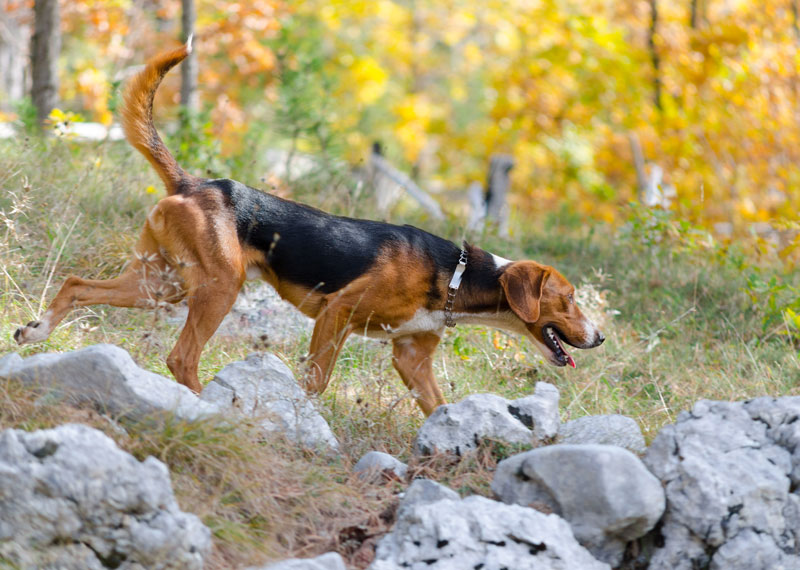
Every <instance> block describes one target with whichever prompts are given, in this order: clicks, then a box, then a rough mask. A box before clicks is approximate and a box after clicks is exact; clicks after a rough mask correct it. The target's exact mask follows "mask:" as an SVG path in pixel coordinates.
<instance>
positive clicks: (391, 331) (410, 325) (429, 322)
mask: <svg viewBox="0 0 800 570" xmlns="http://www.w3.org/2000/svg"><path fill="white" fill-rule="evenodd" d="M443 328H444V311H429V310H428V309H419V310H418V311H417V312H416V313H414V316H412V317H411V318H410V319H409V320H407V321H406V322H404V323H403V324H401V325H400V326H398V327H390V326H384V327H383V330H379V331H378V330H373V331H369V332H368V333H367V336H369V337H372V338H396V337H400V336H406V335H409V334H415V333H421V332H434V333H437V334H441V331H442V329H443Z"/></svg>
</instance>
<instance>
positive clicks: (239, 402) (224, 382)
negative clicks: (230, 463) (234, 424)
mask: <svg viewBox="0 0 800 570" xmlns="http://www.w3.org/2000/svg"><path fill="white" fill-rule="evenodd" d="M200 398H201V399H202V400H203V401H204V402H208V403H209V404H211V405H213V406H215V407H218V408H219V409H221V410H222V411H228V412H230V411H235V412H237V413H239V414H242V415H243V416H245V417H248V418H255V419H256V420H257V421H258V422H259V425H260V426H261V429H263V430H264V432H267V433H274V432H281V433H284V434H286V436H287V437H288V438H289V439H291V440H293V441H296V442H297V443H299V444H301V445H304V446H306V447H310V448H314V447H317V446H320V445H322V446H328V447H331V448H334V449H336V448H338V446H339V443H338V441H337V440H336V437H334V435H333V432H332V431H331V428H330V426H329V425H328V422H326V421H325V419H324V418H323V417H322V416H321V415H320V414H319V412H318V411H317V410H316V408H315V407H314V405H313V404H312V403H311V401H310V400H309V399H308V396H306V393H305V392H304V391H303V389H302V388H301V387H300V386H299V385H298V383H297V381H296V380H295V378H294V375H293V374H292V371H291V370H289V368H288V367H287V366H286V365H285V364H284V363H283V362H281V360H280V359H279V358H278V357H277V356H275V355H274V354H270V353H255V354H251V355H249V356H248V357H247V359H245V360H243V361H240V362H234V363H233V364H229V365H228V366H226V367H225V368H223V369H222V370H220V371H219V373H217V375H216V376H215V377H214V379H213V380H212V381H211V382H209V383H208V385H207V386H206V387H205V389H204V390H203V392H202V394H201V395H200Z"/></svg>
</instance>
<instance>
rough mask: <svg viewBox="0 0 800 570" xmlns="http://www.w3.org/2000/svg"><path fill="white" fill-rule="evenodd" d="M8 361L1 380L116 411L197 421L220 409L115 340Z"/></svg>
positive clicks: (131, 415)
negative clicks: (145, 365)
mask: <svg viewBox="0 0 800 570" xmlns="http://www.w3.org/2000/svg"><path fill="white" fill-rule="evenodd" d="M7 358H9V357H8V356H7V357H4V359H3V363H5V362H6V359H7ZM9 360H10V365H8V366H7V368H6V369H4V368H3V367H0V379H9V380H16V381H20V382H23V383H24V384H27V385H32V386H38V387H42V388H45V389H47V390H49V391H50V393H51V394H55V395H57V396H59V397H64V398H67V399H69V400H71V401H77V402H85V401H89V402H92V403H94V404H95V405H97V406H98V407H99V408H101V409H102V410H103V411H107V412H109V413H111V414H119V415H124V416H128V417H132V418H139V417H141V416H144V415H149V414H153V413H157V412H167V413H173V414H175V415H176V416H177V417H178V418H180V419H185V420H196V419H200V418H205V417H208V416H211V415H213V414H215V413H217V412H218V411H219V410H218V409H217V407H216V406H213V405H210V404H208V403H206V402H203V401H201V400H200V399H199V398H198V397H197V396H196V395H195V394H194V393H193V392H192V391H191V390H189V389H188V388H187V387H186V386H183V385H181V384H178V383H177V382H175V381H174V380H170V379H168V378H164V377H163V376H159V375H158V374H155V373H153V372H149V371H147V370H143V369H142V368H139V367H138V366H137V365H136V363H135V362H134V361H133V359H132V358H131V357H130V355H129V354H128V353H127V352H126V351H125V350H123V349H122V348H119V347H117V346H114V345H111V344H97V345H94V346H89V347H87V348H83V349H80V350H76V351H73V352H66V353H63V354H58V353H46V354H36V355H34V356H31V357H29V358H26V359H24V360H22V359H13V355H12V356H11V357H10V358H9Z"/></svg>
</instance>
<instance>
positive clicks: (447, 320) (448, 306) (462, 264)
mask: <svg viewBox="0 0 800 570" xmlns="http://www.w3.org/2000/svg"><path fill="white" fill-rule="evenodd" d="M466 269H467V250H465V249H462V250H461V256H460V257H459V258H458V265H456V270H455V271H454V272H453V278H452V279H450V285H448V286H447V301H446V302H445V304H444V324H445V325H447V326H448V327H454V326H456V321H455V319H453V303H455V301H456V293H458V288H459V287H460V286H461V278H462V277H463V276H464V271H465V270H466Z"/></svg>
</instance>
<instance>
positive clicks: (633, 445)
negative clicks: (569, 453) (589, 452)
mask: <svg viewBox="0 0 800 570" xmlns="http://www.w3.org/2000/svg"><path fill="white" fill-rule="evenodd" d="M558 441H559V442H560V443H598V444H601V445H616V446H618V447H623V448H625V449H627V450H628V451H630V452H632V453H635V454H637V455H642V454H643V453H644V452H645V450H646V449H647V446H646V445H645V443H644V436H643V435H642V430H641V429H639V424H637V423H636V421H635V420H634V419H633V418H629V417H627V416H622V415H619V414H611V415H606V416H586V417H583V418H578V419H575V420H570V421H568V422H566V423H565V424H563V425H562V426H561V429H559V431H558Z"/></svg>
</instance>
